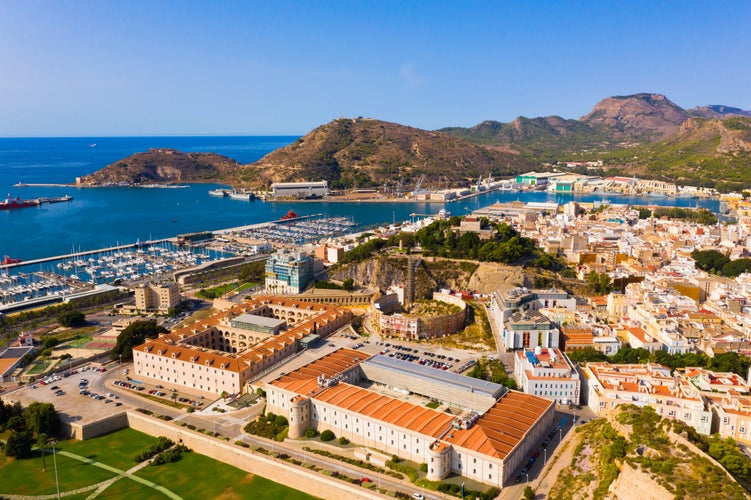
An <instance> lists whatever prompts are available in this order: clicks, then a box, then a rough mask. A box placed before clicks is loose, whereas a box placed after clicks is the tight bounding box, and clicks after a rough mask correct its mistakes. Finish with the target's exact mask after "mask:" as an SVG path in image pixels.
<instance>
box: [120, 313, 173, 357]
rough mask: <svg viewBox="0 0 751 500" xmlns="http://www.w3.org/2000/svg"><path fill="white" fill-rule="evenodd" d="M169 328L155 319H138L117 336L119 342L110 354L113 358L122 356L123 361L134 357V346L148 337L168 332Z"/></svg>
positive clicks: (152, 337)
mask: <svg viewBox="0 0 751 500" xmlns="http://www.w3.org/2000/svg"><path fill="white" fill-rule="evenodd" d="M168 331H169V330H167V329H166V328H164V327H163V326H161V325H158V324H157V322H156V321H155V320H147V321H136V322H134V323H131V324H130V325H129V326H128V327H127V328H125V329H124V330H123V331H122V332H121V333H120V335H118V336H117V343H116V344H115V347H114V349H112V352H111V354H110V358H111V359H118V357H119V356H122V359H123V361H130V360H131V359H133V348H134V347H135V346H137V345H141V344H143V343H144V342H145V341H146V339H147V338H149V339H154V338H157V337H158V336H159V334H160V333H167V332H168Z"/></svg>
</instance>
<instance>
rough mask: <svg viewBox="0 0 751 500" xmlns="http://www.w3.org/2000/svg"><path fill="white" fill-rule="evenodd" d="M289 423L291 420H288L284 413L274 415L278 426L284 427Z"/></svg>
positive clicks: (275, 423)
mask: <svg viewBox="0 0 751 500" xmlns="http://www.w3.org/2000/svg"><path fill="white" fill-rule="evenodd" d="M269 420H270V419H269ZM288 424H289V422H287V419H286V418H285V417H284V416H282V415H275V416H274V425H276V426H277V427H284V426H285V425H288Z"/></svg>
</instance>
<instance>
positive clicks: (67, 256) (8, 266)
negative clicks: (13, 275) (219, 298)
mask: <svg viewBox="0 0 751 500" xmlns="http://www.w3.org/2000/svg"><path fill="white" fill-rule="evenodd" d="M175 240H176V238H162V239H160V240H149V241H143V242H136V243H129V244H127V245H117V246H114V247H108V248H98V249H96V250H84V251H81V252H75V253H69V254H65V255H56V256H54V257H43V258H41V259H32V260H24V261H21V262H15V263H13V264H4V265H0V269H12V268H14V267H23V266H32V265H34V264H44V263H45V262H55V261H58V260H64V259H71V258H76V257H82V256H84V255H94V254H98V253H103V252H110V251H117V250H125V249H127V248H137V247H142V246H146V245H153V244H158V243H164V242H167V241H169V242H173V243H174V242H175Z"/></svg>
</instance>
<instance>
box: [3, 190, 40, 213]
mask: <svg viewBox="0 0 751 500" xmlns="http://www.w3.org/2000/svg"><path fill="white" fill-rule="evenodd" d="M37 205H39V202H38V201H37V200H22V199H21V198H11V196H10V194H9V195H8V197H7V198H6V199H5V200H3V201H0V210H12V209H14V208H27V207H36V206H37Z"/></svg>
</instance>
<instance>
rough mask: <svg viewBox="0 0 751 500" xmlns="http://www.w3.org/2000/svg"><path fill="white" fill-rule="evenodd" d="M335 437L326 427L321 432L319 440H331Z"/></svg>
mask: <svg viewBox="0 0 751 500" xmlns="http://www.w3.org/2000/svg"><path fill="white" fill-rule="evenodd" d="M335 437H336V436H335V435H334V433H333V432H332V431H331V430H330V429H326V430H325V431H323V432H322V433H321V441H331V440H333V439H334V438H335Z"/></svg>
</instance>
